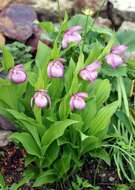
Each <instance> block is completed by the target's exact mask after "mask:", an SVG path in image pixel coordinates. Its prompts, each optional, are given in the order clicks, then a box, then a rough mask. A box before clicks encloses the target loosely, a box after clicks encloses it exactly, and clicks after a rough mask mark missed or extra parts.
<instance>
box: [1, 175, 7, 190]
mask: <svg viewBox="0 0 135 190" xmlns="http://www.w3.org/2000/svg"><path fill="white" fill-rule="evenodd" d="M0 190H7V188H6V184H5V181H4V177H3V176H2V174H1V173H0Z"/></svg>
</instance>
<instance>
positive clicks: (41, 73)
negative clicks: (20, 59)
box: [0, 15, 130, 187]
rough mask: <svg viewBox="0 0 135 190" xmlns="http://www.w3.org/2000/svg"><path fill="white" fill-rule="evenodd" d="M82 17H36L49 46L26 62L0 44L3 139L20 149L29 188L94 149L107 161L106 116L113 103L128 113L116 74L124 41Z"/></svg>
mask: <svg viewBox="0 0 135 190" xmlns="http://www.w3.org/2000/svg"><path fill="white" fill-rule="evenodd" d="M85 22H86V17H85V15H77V16H75V17H73V18H71V19H70V20H68V17H67V15H65V19H64V21H63V23H61V25H60V26H59V28H55V27H54V26H53V24H52V23H50V22H41V23H39V26H40V27H41V29H42V30H43V36H42V38H46V39H48V40H50V42H51V43H52V45H51V47H49V46H47V45H45V44H44V43H43V42H41V41H40V42H39V44H38V49H37V54H36V57H35V64H34V65H33V64H31V62H28V63H26V64H24V65H22V64H21V63H20V64H19V65H16V66H15V63H14V59H13V57H12V55H11V54H10V53H9V52H8V50H7V49H6V48H5V47H1V50H2V52H3V60H2V69H3V72H4V73H5V75H4V76H3V78H0V89H1V94H0V113H1V114H2V115H4V116H6V117H7V118H8V119H10V120H12V121H13V122H14V124H15V125H16V128H17V130H18V131H17V132H14V133H13V134H12V135H11V136H10V139H12V140H14V141H15V142H17V143H20V144H21V145H22V146H23V147H24V148H25V150H26V152H27V155H26V158H25V166H26V168H29V175H30V177H31V178H32V179H33V180H35V181H34V184H33V187H39V186H41V185H43V184H48V183H54V182H56V181H59V180H65V179H67V178H68V177H69V176H70V175H71V173H73V172H75V171H76V170H77V169H79V168H80V167H81V166H82V165H83V163H84V161H85V159H84V158H85V156H86V155H87V154H89V155H91V156H92V155H95V152H96V151H97V152H104V156H102V159H103V160H104V161H106V163H107V164H110V157H109V154H108V153H107V152H105V144H104V143H105V139H106V138H107V137H108V134H109V131H110V129H111V125H110V122H111V118H112V117H113V115H114V113H115V112H116V111H117V110H118V109H120V108H121V107H122V109H123V110H124V112H126V114H127V117H130V113H129V110H128V108H127V99H126V96H125V94H126V92H125V88H124V86H123V85H124V83H123V78H122V77H123V76H124V75H125V74H126V72H127V69H126V68H127V65H126V64H125V63H126V58H125V55H124V54H125V52H126V49H127V46H125V45H118V41H116V37H115V36H114V34H113V33H112V32H111V31H110V30H99V28H98V27H95V26H94V27H93V28H91V26H92V19H91V18H89V20H87V24H90V25H89V27H86V26H85ZM44 31H45V32H44ZM46 31H47V32H46ZM95 34H96V35H97V36H98V37H96V38H95ZM101 34H102V37H101ZM89 35H90V37H89ZM84 39H85V40H84ZM97 39H98V41H97ZM113 77H114V78H115V79H114V80H115V81H117V82H116V84H117V83H118V84H119V85H120V86H116V88H117V87H118V88H119V89H118V91H117V92H118V96H115V97H112V96H110V94H113V92H114V91H115V90H114V89H113V88H115V85H113V81H112V78H113ZM110 97H111V98H110ZM122 101H124V107H123V103H122ZM114 118H115V117H114ZM98 157H99V154H98ZM24 175H25V174H24Z"/></svg>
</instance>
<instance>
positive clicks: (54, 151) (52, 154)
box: [43, 141, 59, 168]
mask: <svg viewBox="0 0 135 190" xmlns="http://www.w3.org/2000/svg"><path fill="white" fill-rule="evenodd" d="M58 154H59V146H58V143H57V141H54V142H53V143H52V144H51V145H50V146H49V147H48V149H47V151H46V156H45V159H44V163H43V167H47V168H49V167H50V166H51V164H52V163H53V162H54V161H55V160H56V158H57V157H58Z"/></svg>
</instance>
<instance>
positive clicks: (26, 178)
mask: <svg viewBox="0 0 135 190" xmlns="http://www.w3.org/2000/svg"><path fill="white" fill-rule="evenodd" d="M32 177H33V173H31V175H27V176H24V177H23V178H22V179H21V180H20V181H19V183H14V184H13V185H12V186H11V187H10V190H19V189H20V187H22V186H23V185H25V184H27V183H28V182H29V181H30V179H31V178H32Z"/></svg>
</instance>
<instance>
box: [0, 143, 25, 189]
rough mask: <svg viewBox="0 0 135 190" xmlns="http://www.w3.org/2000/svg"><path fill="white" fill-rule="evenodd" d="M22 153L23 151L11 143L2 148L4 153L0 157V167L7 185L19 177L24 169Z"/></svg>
mask: <svg viewBox="0 0 135 190" xmlns="http://www.w3.org/2000/svg"><path fill="white" fill-rule="evenodd" d="M24 155H25V151H24V150H23V149H19V148H17V147H16V146H15V145H14V144H12V143H11V144H9V145H8V146H7V147H5V148H4V155H3V156H2V158H1V159H0V168H1V173H2V175H3V176H4V179H5V182H6V183H7V184H8V185H10V184H13V183H16V182H18V181H19V180H20V179H21V177H22V174H23V170H24V159H23V158H24Z"/></svg>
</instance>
